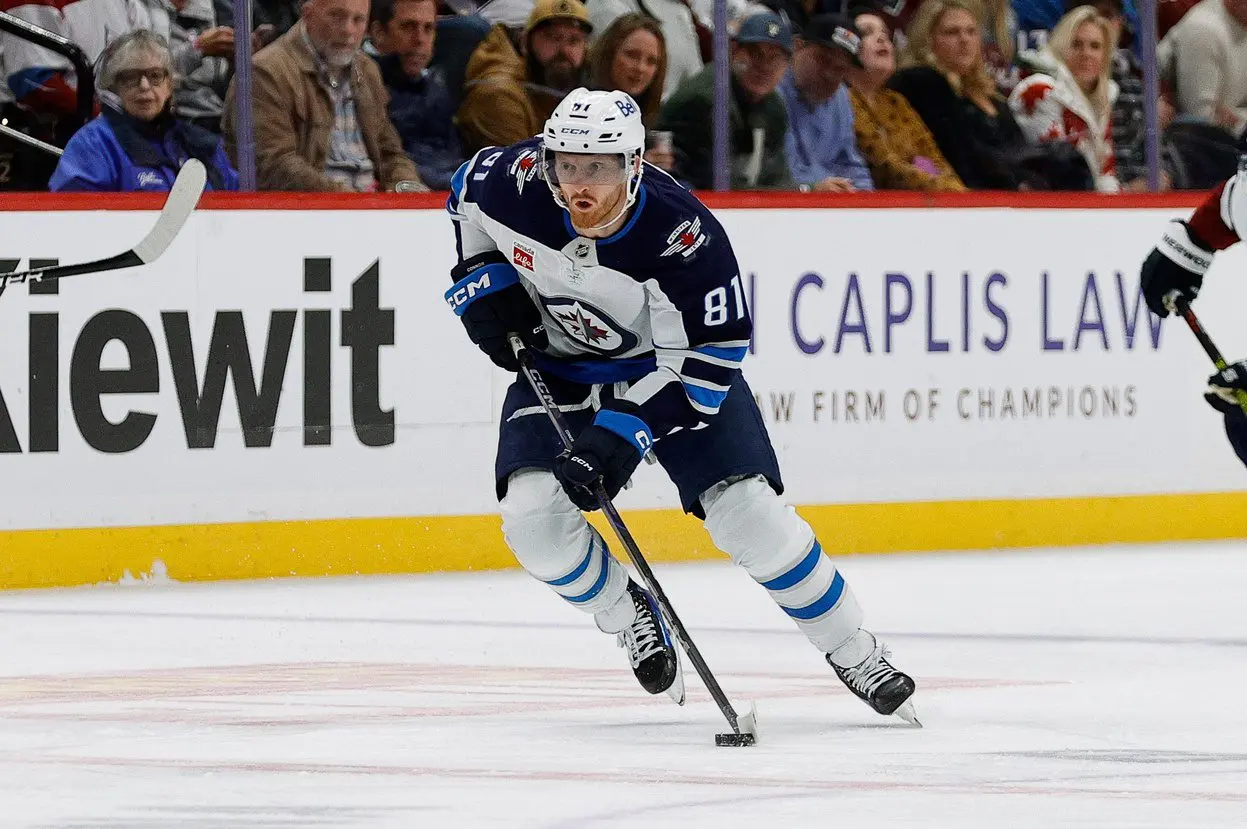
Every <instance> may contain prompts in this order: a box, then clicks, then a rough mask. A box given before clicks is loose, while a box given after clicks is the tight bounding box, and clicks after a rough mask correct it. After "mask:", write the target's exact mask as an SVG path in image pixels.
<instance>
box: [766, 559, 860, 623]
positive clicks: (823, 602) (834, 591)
mask: <svg viewBox="0 0 1247 829" xmlns="http://www.w3.org/2000/svg"><path fill="white" fill-rule="evenodd" d="M843 593H844V577H843V576H841V575H840V571H839V570H837V571H836V577H835V578H834V579H832V580H831V587H828V588H827V592H826V593H824V594H823V597H822V598H821V599H819V600H817V601H816V602H814V603H813V604H808V605H806V606H805V607H798V608H791V607H783V605H780V607H783V610H784V612H785V613H787V614H788V615H789V616H791V617H792V618H794V619H801V620H802V621H809V620H810V619H817V618H818V617H819V616H822V615H823V614H824V613H826V612H827V611H828V610H831V609H832V608H833V607H835V606H836V602H838V601H840V596H841V595H842V594H843Z"/></svg>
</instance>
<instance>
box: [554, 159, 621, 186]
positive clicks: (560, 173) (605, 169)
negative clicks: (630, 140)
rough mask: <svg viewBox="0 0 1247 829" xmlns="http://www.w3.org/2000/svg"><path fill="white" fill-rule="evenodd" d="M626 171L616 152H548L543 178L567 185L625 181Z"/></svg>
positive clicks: (556, 184)
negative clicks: (544, 176)
mask: <svg viewBox="0 0 1247 829" xmlns="http://www.w3.org/2000/svg"><path fill="white" fill-rule="evenodd" d="M629 172H630V171H629V170H628V167H627V164H626V163H625V162H624V157H623V155H622V154H620V153H595V154H587V153H561V152H555V153H548V154H547V155H546V178H547V179H549V181H550V183H551V184H554V185H555V186H558V185H560V184H566V185H567V186H569V187H585V186H593V187H596V186H611V185H615V184H626V183H627V182H628V178H629Z"/></svg>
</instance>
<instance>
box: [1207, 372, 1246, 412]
mask: <svg viewBox="0 0 1247 829" xmlns="http://www.w3.org/2000/svg"><path fill="white" fill-rule="evenodd" d="M1243 392H1247V360H1243V361H1242V362H1238V363H1235V364H1234V365H1232V366H1228V367H1227V368H1226V369H1225V371H1218V372H1217V373H1216V374H1214V375H1212V376H1211V377H1209V378H1208V391H1207V392H1206V393H1205V394H1204V399H1205V400H1207V401H1208V405H1209V406H1212V407H1213V408H1214V409H1216V410H1217V411H1219V412H1221V413H1222V414H1230V413H1232V412H1238V413H1240V414H1241V413H1242V411H1243V407H1242V406H1241V405H1240V404H1239V402H1238V395H1239V394H1240V393H1243Z"/></svg>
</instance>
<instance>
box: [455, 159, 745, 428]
mask: <svg viewBox="0 0 1247 829" xmlns="http://www.w3.org/2000/svg"><path fill="white" fill-rule="evenodd" d="M540 148H541V145H540V139H537V138H534V139H529V140H527V141H521V142H520V143H518V144H514V145H512V146H510V147H507V148H498V147H487V148H485V149H483V150H481V151H480V152H479V153H477V154H476V156H475V157H473V158H472V159H471V160H469V161H468V162H466V163H465V164H464V165H463V166H462V167H460V168H459V170H458V172H457V173H455V176H454V178H453V180H452V182H451V195H450V198H449V199H448V201H447V205H446V206H447V210H448V211H449V213H450V216H451V219H452V220H454V222H455V228H456V238H457V243H458V253H459V258H460V261H462V260H464V259H467V258H469V257H472V256H475V255H477V254H479V253H483V252H485V251H490V250H498V251H501V252H502V254H503V255H504V256H505V257H506V258H507V260H508V261H509V262H511V264H512V265H513V266H514V267H515V269H516V270H517V271H518V273H519V275H520V281H521V283H522V284H523V285H524V287H525V288H526V289H527V290H528V293H529V294H530V296H532V298H533V300H534V302H535V304H536V305H537V307H538V308H539V309H540V310H541V314H542V317H543V319H544V320H545V323H546V329H547V331H548V332H549V335H550V347H549V349H548V350H547V351H546V352H545V353H544V354H541V355H538V359H537V362H538V365H539V366H540V367H541V368H542V370H544V371H547V372H549V373H551V374H554V375H557V376H559V377H562V378H563V379H566V380H571V381H573V382H580V383H586V384H595V383H616V382H627V383H628V384H629V387H628V391H627V393H626V397H627V398H628V399H629V400H631V401H632V402H633V403H636V404H637V405H639V406H640V407H641V409H642V411H643V412H644V418H645V420H646V422H647V423H648V424H649V427H650V429H651V430H652V431H653V433H654V435H655V436H662V435H664V434H667V433H668V432H670V431H671V430H672V429H674V428H676V427H691V426H695V425H697V424H698V423H701V422H704V421H705V420H706V419H707V418H709V417H712V416H714V414H715V413H716V412H718V410H719V406H720V404H722V402H723V400H724V398H725V397H727V391H728V388H729V387H730V386H731V384H732V383H733V382H734V381H735V379H736V377H737V376H738V375H739V370H740V363H741V360H743V359H744V356H745V353H746V351H747V350H748V345H749V338H750V335H751V333H752V323H751V321H750V317H749V309H748V307H747V305H746V301H745V290H744V285H743V284H742V282H741V278H740V272H739V267H738V266H737V263H736V256H735V254H734V253H733V251H732V246H731V243H730V242H729V241H728V239H727V234H726V233H725V232H724V230H723V228H722V227H721V226H720V225H719V223H718V221H717V220H716V219H715V218H714V216H713V215H712V214H711V213H710V211H709V210H708V209H707V208H706V207H705V205H703V204H702V203H701V202H699V201H698V200H697V199H696V198H695V197H694V196H693V195H692V194H691V193H689V192H688V191H687V190H685V189H684V188H683V187H681V186H680V185H679V184H678V183H677V182H676V181H675V180H674V179H672V178H671V177H670V176H668V175H667V174H666V173H665V172H663V171H662V170H660V169H658V168H655V167H652V166H650V165H648V164H647V165H646V167H645V173H644V176H643V178H642V181H641V187H640V190H639V192H638V194H637V201H636V204H635V205H634V206H633V208H632V215H631V216H630V218H629V219H628V222H627V223H626V224H625V225H624V226H623V228H621V229H620V230H619V231H618V232H617V233H615V234H614V235H612V236H610V237H607V238H605V239H589V238H586V237H582V236H580V235H579V234H577V233H576V231H575V229H574V228H573V227H572V224H571V220H570V217H569V216H568V214H567V211H565V210H564V209H563V208H562V207H560V206H559V205H558V204H557V203H556V202H555V201H554V197H553V195H552V194H551V193H550V190H549V188H548V187H547V186H546V183H545V181H544V180H542V178H541V176H540V170H539V167H540V163H539V159H540Z"/></svg>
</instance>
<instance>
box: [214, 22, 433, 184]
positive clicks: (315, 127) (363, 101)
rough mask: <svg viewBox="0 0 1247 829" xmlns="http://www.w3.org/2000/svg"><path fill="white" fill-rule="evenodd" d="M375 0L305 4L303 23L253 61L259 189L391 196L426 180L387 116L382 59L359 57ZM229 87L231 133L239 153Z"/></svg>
mask: <svg viewBox="0 0 1247 829" xmlns="http://www.w3.org/2000/svg"><path fill="white" fill-rule="evenodd" d="M367 24H368V0H307V2H306V3H305V4H304V5H303V19H302V20H301V21H299V22H298V23H296V24H295V26H294V28H292V29H291V30H290V31H288V32H286V33H285V34H284V35H282V36H281V37H279V38H278V39H277V40H276V41H274V42H273V43H272V44H271V45H270V46H268V47H266V48H265V49H263V50H262V51H261V52H260V53H259V54H258V55H256V58H255V66H254V78H253V86H252V112H253V113H254V117H255V145H256V147H255V152H256V178H257V183H258V185H259V188H260V189H261V190H310V191H323V190H342V191H352V190H353V191H358V192H369V191H374V190H376V189H378V187H380V188H381V189H383V190H393V189H394V186H395V185H396V184H397V183H398V182H399V181H402V180H415V181H419V175H418V174H417V173H416V168H415V165H413V164H412V163H411V159H409V158H407V155H406V153H404V152H403V145H402V144H401V143H400V142H399V139H398V133H397V132H395V130H394V125H393V124H391V123H390V119H389V118H388V116H387V115H386V111H385V107H386V92H385V85H384V84H383V83H382V81H381V72H380V70H379V69H377V64H376V62H375V61H373V60H371V59H370V58H367V57H365V56H362V55H361V54H360V51H359V46H360V43H361V42H362V41H363V39H364V28H365V27H366V26H367ZM235 94H236V89H235V84H233V83H231V84H230V88H229V94H228V95H227V96H226V101H225V135H226V140H227V142H229V143H230V145H231V153H233V152H235V150H234V148H233V142H234V140H235V130H234V118H235V108H234V106H233V104H232V100H233V98H234V95H235Z"/></svg>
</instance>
